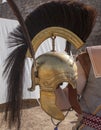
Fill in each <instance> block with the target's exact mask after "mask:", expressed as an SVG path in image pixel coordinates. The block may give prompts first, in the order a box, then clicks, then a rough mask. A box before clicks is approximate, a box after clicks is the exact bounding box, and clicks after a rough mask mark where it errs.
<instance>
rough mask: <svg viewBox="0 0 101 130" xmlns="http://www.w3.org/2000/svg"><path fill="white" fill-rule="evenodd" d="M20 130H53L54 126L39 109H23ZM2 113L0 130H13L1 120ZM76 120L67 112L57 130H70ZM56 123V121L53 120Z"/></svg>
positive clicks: (72, 113) (0, 118)
mask: <svg viewBox="0 0 101 130" xmlns="http://www.w3.org/2000/svg"><path fill="white" fill-rule="evenodd" d="M22 113H23V114H22V125H21V130H54V128H55V126H54V125H53V124H52V122H51V118H50V117H49V116H48V115H47V114H46V113H45V112H44V111H43V110H42V109H41V108H40V106H37V107H34V108H28V109H24V110H23V112H22ZM3 114H4V113H0V130H15V128H12V129H8V128H7V124H6V123H5V122H4V121H3V120H2V118H3ZM75 120H76V116H75V112H74V111H71V112H69V114H68V116H67V117H66V118H65V120H64V121H63V122H61V124H60V125H59V128H58V130H72V127H73V126H74V124H75V123H73V121H75ZM54 122H55V123H57V121H56V120H54Z"/></svg>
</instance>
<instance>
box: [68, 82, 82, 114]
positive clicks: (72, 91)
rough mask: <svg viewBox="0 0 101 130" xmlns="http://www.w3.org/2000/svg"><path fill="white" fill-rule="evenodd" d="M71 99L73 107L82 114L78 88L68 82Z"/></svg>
mask: <svg viewBox="0 0 101 130" xmlns="http://www.w3.org/2000/svg"><path fill="white" fill-rule="evenodd" d="M68 93H69V101H70V104H71V106H72V108H73V109H74V110H75V111H76V112H77V113H78V114H82V110H81V108H80V105H79V102H78V100H77V90H76V89H74V88H73V87H72V86H71V84H68Z"/></svg>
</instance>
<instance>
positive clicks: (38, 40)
mask: <svg viewBox="0 0 101 130" xmlns="http://www.w3.org/2000/svg"><path fill="white" fill-rule="evenodd" d="M52 36H60V37H62V38H64V39H66V40H67V41H68V42H70V43H71V44H73V45H74V46H75V47H76V48H77V49H78V48H80V47H82V46H83V44H84V43H83V41H82V40H81V39H80V38H79V37H78V36H77V35H76V34H74V33H73V32H71V31H70V30H67V29H65V28H62V27H49V28H46V29H44V30H42V31H40V32H39V33H38V34H37V35H36V36H35V37H34V38H33V40H32V45H33V48H34V51H35V52H36V51H37V49H38V47H39V46H40V45H41V44H42V42H43V41H45V40H46V39H48V38H51V37H52ZM26 56H27V57H31V55H30V52H29V50H28V51H27V54H26Z"/></svg>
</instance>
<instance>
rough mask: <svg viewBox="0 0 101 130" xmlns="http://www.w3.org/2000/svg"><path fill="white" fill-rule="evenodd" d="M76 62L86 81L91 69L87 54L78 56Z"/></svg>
mask: <svg viewBox="0 0 101 130" xmlns="http://www.w3.org/2000/svg"><path fill="white" fill-rule="evenodd" d="M76 60H79V62H80V64H81V66H82V68H83V70H84V72H85V75H86V79H88V76H89V71H90V68H91V62H90V58H89V55H88V53H87V52H84V53H81V54H79V55H78V57H77V59H76Z"/></svg>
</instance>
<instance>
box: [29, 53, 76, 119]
mask: <svg viewBox="0 0 101 130" xmlns="http://www.w3.org/2000/svg"><path fill="white" fill-rule="evenodd" d="M36 63H37V66H36V67H37V71H38V75H37V77H35V79H36V80H35V81H36V85H39V86H40V90H41V91H40V95H41V97H40V101H41V102H40V103H41V106H42V109H43V110H44V111H45V112H46V113H47V114H48V115H50V116H52V117H53V118H55V119H58V120H63V119H64V115H63V113H62V112H61V111H60V110H59V109H58V107H57V106H56V103H55V102H56V101H55V90H56V88H57V87H58V86H59V84H61V83H63V82H69V83H70V84H71V85H72V86H73V88H74V89H76V79H77V66H76V64H75V62H74V61H73V60H72V59H71V57H70V56H69V55H67V54H65V53H59V52H49V53H45V54H43V55H41V56H39V57H38V58H37V59H36ZM32 73H33V74H32V75H34V71H32ZM31 89H32V90H33V87H32V88H31Z"/></svg>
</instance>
